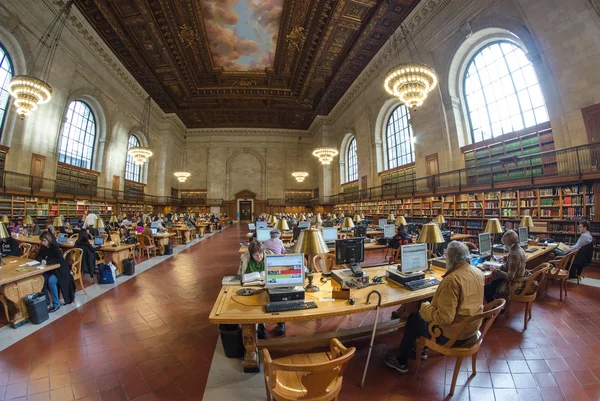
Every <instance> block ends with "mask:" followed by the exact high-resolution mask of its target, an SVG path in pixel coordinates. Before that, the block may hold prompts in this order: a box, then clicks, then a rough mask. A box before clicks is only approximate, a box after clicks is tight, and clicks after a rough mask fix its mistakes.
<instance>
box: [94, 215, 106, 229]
mask: <svg viewBox="0 0 600 401" xmlns="http://www.w3.org/2000/svg"><path fill="white" fill-rule="evenodd" d="M94 228H104V220H102V217H98V218H97V219H96V222H95V223H94Z"/></svg>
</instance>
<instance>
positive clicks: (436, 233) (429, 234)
mask: <svg viewBox="0 0 600 401" xmlns="http://www.w3.org/2000/svg"><path fill="white" fill-rule="evenodd" d="M417 242H418V243H420V244H441V243H442V242H444V236H443V235H442V231H441V230H440V226H438V225H437V224H435V223H429V224H423V228H422V229H421V233H420V234H419V238H417Z"/></svg>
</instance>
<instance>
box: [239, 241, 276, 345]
mask: <svg viewBox="0 0 600 401" xmlns="http://www.w3.org/2000/svg"><path fill="white" fill-rule="evenodd" d="M265 242H266V241H265ZM270 254H273V252H272V251H271V250H269V249H265V246H264V245H263V244H262V243H261V242H258V241H251V242H250V244H249V245H248V252H246V253H244V254H242V255H240V267H239V269H238V275H240V276H242V277H243V276H244V274H247V273H254V272H264V271H265V256H266V255H270ZM275 334H276V335H278V336H282V335H284V334H285V323H283V322H279V323H277V329H276V330H275ZM256 336H257V337H258V338H260V339H261V340H264V339H266V338H267V329H266V328H265V325H264V324H263V323H259V324H258V327H257V328H256Z"/></svg>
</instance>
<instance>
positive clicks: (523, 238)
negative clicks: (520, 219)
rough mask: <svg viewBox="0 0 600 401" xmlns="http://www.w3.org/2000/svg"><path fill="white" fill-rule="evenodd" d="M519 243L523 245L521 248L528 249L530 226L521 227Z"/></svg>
mask: <svg viewBox="0 0 600 401" xmlns="http://www.w3.org/2000/svg"><path fill="white" fill-rule="evenodd" d="M519 245H521V248H523V249H527V245H529V227H519Z"/></svg>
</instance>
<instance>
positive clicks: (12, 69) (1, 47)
mask: <svg viewBox="0 0 600 401" xmlns="http://www.w3.org/2000/svg"><path fill="white" fill-rule="evenodd" d="M0 51H2V52H3V53H4V57H2V58H0V65H2V62H3V61H4V59H6V60H8V66H9V67H10V74H11V79H12V78H13V77H14V76H15V66H14V64H13V61H12V58H11V57H10V54H9V53H8V50H6V47H5V46H4V45H3V44H2V42H0ZM8 82H10V80H9V81H8ZM2 91H6V93H7V94H8V89H7V88H4V87H0V92H2ZM0 107H1V105H0ZM9 109H10V94H8V96H7V98H6V106H5V108H4V114H2V118H0V138H1V137H2V133H3V132H4V124H5V122H6V118H7V117H6V116H7V115H8V111H9Z"/></svg>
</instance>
